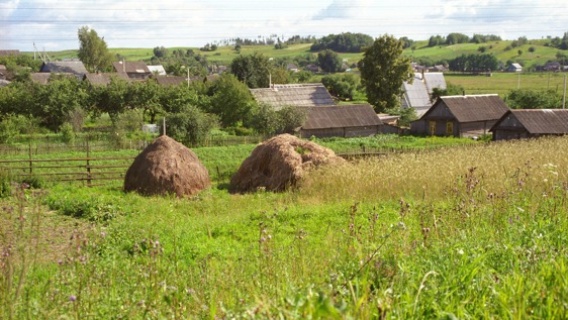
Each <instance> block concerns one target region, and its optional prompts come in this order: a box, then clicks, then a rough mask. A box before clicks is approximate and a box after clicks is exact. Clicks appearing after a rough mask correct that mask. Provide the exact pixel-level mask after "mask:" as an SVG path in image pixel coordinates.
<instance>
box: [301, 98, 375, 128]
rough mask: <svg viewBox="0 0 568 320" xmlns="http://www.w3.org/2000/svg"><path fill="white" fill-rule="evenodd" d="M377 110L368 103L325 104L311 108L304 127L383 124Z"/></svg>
mask: <svg viewBox="0 0 568 320" xmlns="http://www.w3.org/2000/svg"><path fill="white" fill-rule="evenodd" d="M382 124H383V123H382V121H381V119H379V117H378V116H377V114H376V113H375V110H374V109H373V107H372V106H371V105H368V104H357V105H348V106H323V107H315V108H310V110H309V112H308V117H307V120H306V122H305V123H304V125H303V126H302V129H305V130H309V129H327V128H345V127H364V126H378V125H382Z"/></svg>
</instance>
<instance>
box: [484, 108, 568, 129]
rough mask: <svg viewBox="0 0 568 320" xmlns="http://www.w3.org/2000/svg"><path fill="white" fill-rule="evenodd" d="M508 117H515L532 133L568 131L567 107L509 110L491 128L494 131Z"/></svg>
mask: <svg viewBox="0 0 568 320" xmlns="http://www.w3.org/2000/svg"><path fill="white" fill-rule="evenodd" d="M508 117H513V118H515V119H516V120H517V121H518V122H519V123H520V124H521V125H522V126H523V127H524V128H525V129H526V130H527V131H528V132H529V133H531V134H566V133H568V110H567V109H520V110H509V111H508V112H507V113H505V114H504V115H503V117H501V119H499V121H497V123H496V124H495V125H494V126H493V128H491V131H494V130H495V129H496V128H497V127H498V126H499V124H500V123H501V122H502V121H503V120H505V119H507V118H508Z"/></svg>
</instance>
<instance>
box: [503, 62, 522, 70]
mask: <svg viewBox="0 0 568 320" xmlns="http://www.w3.org/2000/svg"><path fill="white" fill-rule="evenodd" d="M507 72H523V66H521V64H519V63H516V62H514V63H511V64H510V65H509V67H507Z"/></svg>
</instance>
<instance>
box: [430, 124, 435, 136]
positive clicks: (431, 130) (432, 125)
mask: <svg viewBox="0 0 568 320" xmlns="http://www.w3.org/2000/svg"><path fill="white" fill-rule="evenodd" d="M429 127H430V135H432V136H433V135H435V134H436V121H430V122H429Z"/></svg>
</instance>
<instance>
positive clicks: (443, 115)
mask: <svg viewBox="0 0 568 320" xmlns="http://www.w3.org/2000/svg"><path fill="white" fill-rule="evenodd" d="M508 110H509V108H508V107H507V105H506V104H505V102H503V100H501V98H499V96H498V95H496V94H488V95H463V96H445V97H440V98H439V99H438V100H437V101H436V103H434V105H433V106H432V107H431V108H430V109H428V111H427V112H426V113H425V114H424V115H423V116H422V117H421V118H420V119H418V120H416V121H413V122H412V123H411V125H410V132H411V133H414V134H424V135H435V136H454V137H478V136H481V135H483V134H487V133H489V129H491V128H492V127H493V125H494V124H495V123H496V122H497V120H499V119H500V118H501V117H502V116H503V115H504V114H505V113H506V112H507V111H508Z"/></svg>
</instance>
